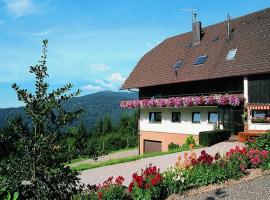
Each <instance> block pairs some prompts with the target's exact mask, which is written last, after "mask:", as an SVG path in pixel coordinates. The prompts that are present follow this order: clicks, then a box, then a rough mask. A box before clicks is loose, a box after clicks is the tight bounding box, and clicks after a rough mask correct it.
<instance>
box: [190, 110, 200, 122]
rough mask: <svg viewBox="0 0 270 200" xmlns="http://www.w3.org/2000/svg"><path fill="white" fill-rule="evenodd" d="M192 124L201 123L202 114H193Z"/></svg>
mask: <svg viewBox="0 0 270 200" xmlns="http://www.w3.org/2000/svg"><path fill="white" fill-rule="evenodd" d="M192 123H201V113H200V112H193V113H192Z"/></svg>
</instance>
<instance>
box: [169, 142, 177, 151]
mask: <svg viewBox="0 0 270 200" xmlns="http://www.w3.org/2000/svg"><path fill="white" fill-rule="evenodd" d="M179 148H180V146H179V144H174V143H170V144H169V145H168V149H169V151H170V150H174V149H179Z"/></svg>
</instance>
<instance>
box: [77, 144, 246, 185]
mask: <svg viewBox="0 0 270 200" xmlns="http://www.w3.org/2000/svg"><path fill="white" fill-rule="evenodd" d="M236 145H238V146H243V144H242V143H239V142H221V143H219V144H216V145H213V146H211V147H206V148H202V149H196V150H194V151H195V152H196V153H200V151H201V150H206V152H207V153H209V154H211V155H214V154H215V153H217V152H220V153H221V154H223V153H224V152H227V151H228V150H229V149H231V148H233V147H235V146H236ZM179 155H181V156H183V155H184V152H181V153H173V154H167V155H162V156H156V157H150V158H143V159H140V160H136V161H132V162H127V163H121V164H116V165H109V166H104V167H100V168H94V169H89V170H85V171H82V172H81V175H80V178H81V181H82V182H83V183H85V184H91V185H94V184H99V183H102V182H103V181H104V180H106V179H107V178H108V177H110V176H113V177H117V176H118V175H121V176H123V177H124V178H125V181H124V185H126V186H127V185H128V184H129V183H130V181H131V178H132V174H133V173H134V172H140V170H141V169H143V168H145V166H146V165H149V163H151V164H152V165H154V166H157V167H158V168H160V171H161V172H163V171H165V170H166V169H167V168H168V166H170V165H173V164H174V163H175V162H176V161H177V157H178V156H179Z"/></svg>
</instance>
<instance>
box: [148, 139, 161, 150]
mask: <svg viewBox="0 0 270 200" xmlns="http://www.w3.org/2000/svg"><path fill="white" fill-rule="evenodd" d="M156 151H161V142H160V141H154V140H144V153H149V152H156Z"/></svg>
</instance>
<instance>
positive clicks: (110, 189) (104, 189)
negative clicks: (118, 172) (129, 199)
mask: <svg viewBox="0 0 270 200" xmlns="http://www.w3.org/2000/svg"><path fill="white" fill-rule="evenodd" d="M123 182H124V178H123V177H122V176H118V177H117V178H116V179H115V181H113V177H109V178H108V179H107V180H106V181H104V182H103V184H102V185H98V186H97V188H96V192H94V193H92V194H91V195H90V196H91V198H90V199H93V200H95V199H98V200H101V199H102V200H115V199H124V196H125V193H124V192H125V187H124V186H123Z"/></svg>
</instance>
